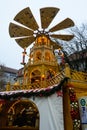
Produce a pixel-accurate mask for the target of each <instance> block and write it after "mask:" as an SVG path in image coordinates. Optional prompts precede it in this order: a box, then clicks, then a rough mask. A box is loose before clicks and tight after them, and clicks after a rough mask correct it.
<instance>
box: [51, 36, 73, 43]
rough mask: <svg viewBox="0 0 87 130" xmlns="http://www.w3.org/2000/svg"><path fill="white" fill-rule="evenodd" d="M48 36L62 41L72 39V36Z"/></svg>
mask: <svg viewBox="0 0 87 130" xmlns="http://www.w3.org/2000/svg"><path fill="white" fill-rule="evenodd" d="M50 36H51V37H53V38H58V39H61V40H64V41H70V40H71V39H72V38H73V37H74V35H57V34H52V35H50Z"/></svg>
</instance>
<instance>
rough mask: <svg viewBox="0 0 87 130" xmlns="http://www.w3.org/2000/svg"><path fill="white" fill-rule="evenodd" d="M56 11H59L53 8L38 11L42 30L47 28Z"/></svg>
mask: <svg viewBox="0 0 87 130" xmlns="http://www.w3.org/2000/svg"><path fill="white" fill-rule="evenodd" d="M58 11H59V9H58V8H54V7H46V8H41V9H40V17H41V27H42V28H43V29H45V28H47V27H48V26H49V25H50V23H51V22H52V20H53V19H54V17H55V16H56V14H57V12H58Z"/></svg>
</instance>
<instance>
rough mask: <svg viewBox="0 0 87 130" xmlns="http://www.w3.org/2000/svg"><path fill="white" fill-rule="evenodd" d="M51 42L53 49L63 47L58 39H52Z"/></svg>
mask: <svg viewBox="0 0 87 130" xmlns="http://www.w3.org/2000/svg"><path fill="white" fill-rule="evenodd" d="M50 44H51V45H52V46H53V49H58V48H61V49H62V47H61V45H59V44H58V43H57V42H56V41H55V42H54V41H52V40H50Z"/></svg>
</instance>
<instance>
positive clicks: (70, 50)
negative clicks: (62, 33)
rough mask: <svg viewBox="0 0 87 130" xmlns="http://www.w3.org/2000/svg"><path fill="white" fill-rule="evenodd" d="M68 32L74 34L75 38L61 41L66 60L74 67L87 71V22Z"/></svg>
mask: <svg viewBox="0 0 87 130" xmlns="http://www.w3.org/2000/svg"><path fill="white" fill-rule="evenodd" d="M68 32H69V33H71V34H73V35H74V38H73V39H72V40H71V41H69V42H65V41H63V42H62V41H60V44H61V45H62V47H63V49H62V51H63V53H64V55H65V61H66V62H68V63H69V65H70V67H71V68H73V69H77V70H82V71H84V70H86V71H87V24H82V25H81V26H79V27H77V26H75V27H73V28H71V30H69V31H68ZM58 43H59V41H58Z"/></svg>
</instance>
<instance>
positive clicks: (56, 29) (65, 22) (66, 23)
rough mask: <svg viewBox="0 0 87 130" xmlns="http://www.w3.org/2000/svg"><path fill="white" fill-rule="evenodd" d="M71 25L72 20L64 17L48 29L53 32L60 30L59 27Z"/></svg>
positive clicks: (72, 24) (63, 27)
mask: <svg viewBox="0 0 87 130" xmlns="http://www.w3.org/2000/svg"><path fill="white" fill-rule="evenodd" d="M72 26H74V22H73V21H72V20H71V19H70V18H66V19H65V20H63V21H62V22H60V23H59V24H57V25H56V26H54V27H52V28H51V29H49V31H50V32H55V31H58V30H61V29H65V28H69V27H72Z"/></svg>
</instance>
